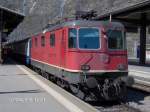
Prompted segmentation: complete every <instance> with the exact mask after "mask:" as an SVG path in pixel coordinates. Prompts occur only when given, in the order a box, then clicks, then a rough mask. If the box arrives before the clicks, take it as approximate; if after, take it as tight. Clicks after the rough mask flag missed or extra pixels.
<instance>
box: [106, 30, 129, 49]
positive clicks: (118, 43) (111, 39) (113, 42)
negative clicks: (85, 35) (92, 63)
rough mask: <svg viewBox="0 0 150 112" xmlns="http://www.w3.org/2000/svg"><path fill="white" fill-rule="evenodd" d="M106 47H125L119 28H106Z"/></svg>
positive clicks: (123, 37) (123, 36)
mask: <svg viewBox="0 0 150 112" xmlns="http://www.w3.org/2000/svg"><path fill="white" fill-rule="evenodd" d="M107 37H108V48H109V49H114V50H115V49H125V48H126V45H125V35H124V33H123V31H121V30H108V31H107Z"/></svg>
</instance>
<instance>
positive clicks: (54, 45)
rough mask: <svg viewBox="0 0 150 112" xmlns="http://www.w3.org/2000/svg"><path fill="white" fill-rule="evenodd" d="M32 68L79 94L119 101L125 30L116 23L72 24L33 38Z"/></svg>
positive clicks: (123, 79)
mask: <svg viewBox="0 0 150 112" xmlns="http://www.w3.org/2000/svg"><path fill="white" fill-rule="evenodd" d="M31 40H32V47H31V65H32V66H33V67H36V68H38V69H40V70H41V71H42V72H44V73H49V74H51V76H53V77H55V79H57V81H58V82H59V84H60V85H63V86H67V87H68V85H69V87H70V89H71V90H72V91H73V92H74V93H75V94H78V93H79V91H80V92H81V91H82V92H83V93H84V95H83V97H82V98H85V97H86V96H90V95H94V97H95V98H98V99H99V98H104V99H105V100H113V99H118V98H122V97H123V96H124V95H125V93H126V85H129V84H131V83H132V82H133V81H132V80H131V78H129V77H128V62H127V59H128V58H127V48H126V38H125V29H124V26H123V25H122V24H121V23H118V22H108V23H106V22H103V21H88V20H72V21H68V22H63V23H61V24H57V25H54V26H51V27H50V28H47V29H45V30H44V31H43V32H41V33H39V34H37V35H34V36H32V39H31Z"/></svg>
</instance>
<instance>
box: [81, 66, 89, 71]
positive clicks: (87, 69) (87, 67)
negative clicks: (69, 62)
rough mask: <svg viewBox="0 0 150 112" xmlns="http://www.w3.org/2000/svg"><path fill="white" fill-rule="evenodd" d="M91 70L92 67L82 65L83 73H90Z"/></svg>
mask: <svg viewBox="0 0 150 112" xmlns="http://www.w3.org/2000/svg"><path fill="white" fill-rule="evenodd" d="M90 69H91V67H90V65H81V70H82V71H89V70H90Z"/></svg>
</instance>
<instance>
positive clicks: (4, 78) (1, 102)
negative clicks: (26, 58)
mask: <svg viewBox="0 0 150 112" xmlns="http://www.w3.org/2000/svg"><path fill="white" fill-rule="evenodd" d="M10 62H11V63H10ZM0 112H98V110H96V109H95V108H94V107H92V106H90V105H89V104H86V103H84V102H83V101H81V100H79V99H78V98H76V97H74V96H73V95H71V94H70V93H68V92H66V91H65V90H63V89H61V88H60V87H58V86H56V85H55V84H53V83H51V82H50V81H48V80H46V79H44V78H43V77H41V76H40V75H37V74H36V73H35V72H33V71H32V70H30V69H28V68H27V67H25V66H24V65H16V64H15V63H14V62H13V61H11V60H9V63H6V64H5V65H0Z"/></svg>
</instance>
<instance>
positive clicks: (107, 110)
mask: <svg viewBox="0 0 150 112" xmlns="http://www.w3.org/2000/svg"><path fill="white" fill-rule="evenodd" d="M95 108H96V109H98V110H100V112H141V111H140V110H139V109H136V108H133V107H131V106H129V105H128V104H123V103H122V104H116V105H109V106H108V105H107V106H95Z"/></svg>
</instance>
